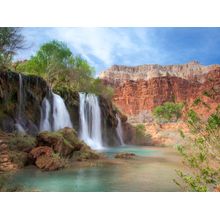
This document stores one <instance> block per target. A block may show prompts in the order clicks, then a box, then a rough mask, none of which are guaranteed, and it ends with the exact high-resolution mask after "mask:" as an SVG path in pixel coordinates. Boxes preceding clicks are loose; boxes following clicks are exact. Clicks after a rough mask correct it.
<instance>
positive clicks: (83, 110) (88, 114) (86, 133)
mask: <svg viewBox="0 0 220 220" xmlns="http://www.w3.org/2000/svg"><path fill="white" fill-rule="evenodd" d="M79 99H80V110H79V114H80V138H81V139H82V140H83V141H85V143H86V144H88V145H89V146H91V147H92V148H94V149H101V148H102V147H103V144H102V128H101V110H100V107H99V101H98V97H97V96H96V95H93V94H85V93H79Z"/></svg>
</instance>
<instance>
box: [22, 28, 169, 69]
mask: <svg viewBox="0 0 220 220" xmlns="http://www.w3.org/2000/svg"><path fill="white" fill-rule="evenodd" d="M24 34H25V35H26V37H27V39H28V41H29V42H31V43H32V44H33V47H32V48H31V49H30V50H29V51H28V53H26V55H30V53H31V54H33V53H34V52H36V50H37V49H38V48H39V46H40V45H41V44H42V43H45V42H47V41H50V40H53V39H56V40H60V41H64V42H65V43H67V45H68V47H70V48H71V50H72V52H73V53H74V54H80V55H81V56H83V57H84V58H85V59H86V60H88V62H89V63H90V64H91V65H93V66H94V67H95V68H96V70H97V71H100V70H103V69H105V68H108V67H109V66H111V65H113V64H122V65H131V66H132V65H139V64H146V63H156V62H158V63H163V62H164V60H166V59H167V57H166V56H167V54H166V55H165V53H162V51H161V49H160V47H158V45H157V44H156V43H155V42H156V41H155V39H157V36H156V35H155V33H154V31H153V30H152V29H150V30H149V29H148V28H28V29H24ZM23 56H25V55H23ZM20 57H22V55H20V56H19V58H20Z"/></svg>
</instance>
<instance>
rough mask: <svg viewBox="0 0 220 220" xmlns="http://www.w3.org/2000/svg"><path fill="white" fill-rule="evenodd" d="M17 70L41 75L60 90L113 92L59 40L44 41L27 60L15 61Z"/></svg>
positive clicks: (108, 95)
mask: <svg viewBox="0 0 220 220" xmlns="http://www.w3.org/2000/svg"><path fill="white" fill-rule="evenodd" d="M16 70H18V71H21V72H24V73H27V74H34V75H38V76H41V77H44V78H45V79H46V80H47V81H48V82H49V84H50V85H51V86H52V87H53V89H54V90H55V91H57V92H60V93H64V92H68V91H81V92H91V93H95V94H96V95H103V96H105V97H106V98H111V97H112V95H113V89H112V88H111V87H109V86H105V85H103V83H102V82H101V80H99V79H95V78H94V77H93V74H94V68H93V67H92V66H90V65H89V63H88V62H87V61H86V60H85V59H83V58H82V57H81V56H79V55H73V53H72V52H71V50H70V49H69V48H68V47H67V45H66V44H65V43H63V42H60V41H56V40H53V41H51V42H48V43H45V44H43V45H42V46H41V47H40V49H39V50H38V51H37V53H36V55H34V56H32V57H31V59H30V60H27V61H24V62H20V63H18V65H17V68H16Z"/></svg>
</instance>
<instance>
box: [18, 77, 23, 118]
mask: <svg viewBox="0 0 220 220" xmlns="http://www.w3.org/2000/svg"><path fill="white" fill-rule="evenodd" d="M22 105H23V80H22V75H21V74H19V96H18V119H19V120H20V119H21V110H22Z"/></svg>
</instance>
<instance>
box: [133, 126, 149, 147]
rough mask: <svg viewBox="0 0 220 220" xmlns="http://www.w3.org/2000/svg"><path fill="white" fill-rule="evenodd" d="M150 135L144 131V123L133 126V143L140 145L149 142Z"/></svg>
mask: <svg viewBox="0 0 220 220" xmlns="http://www.w3.org/2000/svg"><path fill="white" fill-rule="evenodd" d="M150 142H151V136H150V135H149V134H147V133H146V131H145V126H144V124H138V125H136V126H135V143H136V144H140V145H145V144H150Z"/></svg>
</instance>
